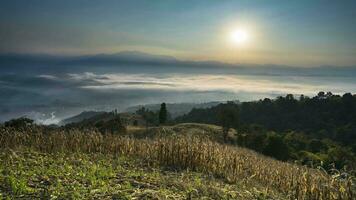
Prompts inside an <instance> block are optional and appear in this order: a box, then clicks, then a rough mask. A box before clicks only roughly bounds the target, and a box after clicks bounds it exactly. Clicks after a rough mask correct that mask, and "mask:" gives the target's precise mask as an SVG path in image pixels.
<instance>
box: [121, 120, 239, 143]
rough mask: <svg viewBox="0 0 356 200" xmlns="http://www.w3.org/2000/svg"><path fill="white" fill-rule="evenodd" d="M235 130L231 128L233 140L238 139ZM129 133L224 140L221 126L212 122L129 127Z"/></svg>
mask: <svg viewBox="0 0 356 200" xmlns="http://www.w3.org/2000/svg"><path fill="white" fill-rule="evenodd" d="M235 133H236V132H235V131H234V130H232V129H231V130H230V132H229V137H230V139H232V140H235V139H236V136H235ZM128 134H129V135H132V136H134V137H136V138H146V137H148V138H154V137H160V136H173V135H185V136H199V137H204V138H208V139H210V140H212V141H216V142H223V141H224V138H223V135H222V130H221V127H220V126H215V125H211V124H198V123H182V124H177V125H174V126H163V127H150V128H148V130H146V128H144V127H132V126H131V127H128Z"/></svg>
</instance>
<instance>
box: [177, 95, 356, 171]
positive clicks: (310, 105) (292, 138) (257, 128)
mask: <svg viewBox="0 0 356 200" xmlns="http://www.w3.org/2000/svg"><path fill="white" fill-rule="evenodd" d="M233 119H237V120H233ZM176 121H177V122H196V123H209V124H216V125H221V126H222V127H223V130H227V129H229V128H230V127H233V128H235V129H237V133H238V134H237V136H236V137H237V141H236V143H237V144H238V145H240V146H244V147H248V148H251V149H254V150H256V151H258V152H262V153H264V154H266V155H269V156H272V157H275V158H277V159H280V160H291V159H293V160H299V161H301V162H302V163H304V161H303V160H305V156H304V155H305V154H300V153H299V152H300V151H308V152H311V153H313V154H315V155H316V154H318V155H322V154H326V155H328V157H329V158H328V159H326V162H335V165H336V167H337V168H342V167H343V166H344V165H347V166H348V167H351V168H353V169H356V156H355V150H356V145H355V143H356V96H355V95H351V94H350V93H346V94H344V95H342V96H340V95H334V94H332V93H331V92H327V93H325V92H319V93H318V94H317V96H315V97H312V98H309V97H306V96H304V95H301V96H300V98H299V99H296V98H295V97H294V96H293V95H292V94H288V95H286V96H285V97H282V96H280V97H277V98H276V99H268V98H265V99H263V100H259V101H252V102H243V103H241V104H237V103H231V102H230V103H226V104H219V105H217V106H214V107H211V108H204V109H193V110H192V111H191V112H190V113H188V114H186V115H184V116H181V117H178V118H177V119H176ZM269 131H273V132H275V136H273V137H271V136H269V135H268V134H267V133H268V132H269ZM225 133H226V131H225ZM333 148H337V149H339V150H340V151H343V152H344V155H347V156H340V155H339V154H337V153H335V151H336V150H333V151H331V150H330V149H333ZM339 150H338V151H339ZM329 154H330V155H329ZM337 155H338V156H337ZM312 160H313V159H312Z"/></svg>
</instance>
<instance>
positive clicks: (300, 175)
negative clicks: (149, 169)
mask: <svg viewBox="0 0 356 200" xmlns="http://www.w3.org/2000/svg"><path fill="white" fill-rule="evenodd" d="M22 146H24V147H29V148H33V149H35V150H38V151H42V152H83V153H105V154H107V153H109V154H118V155H131V156H138V157H141V158H144V159H147V160H148V161H151V162H153V163H157V164H161V165H165V166H173V167H176V168H184V169H186V168H189V169H192V170H196V171H200V172H205V173H209V174H213V175H215V176H218V177H223V178H225V179H226V180H227V181H229V182H244V181H250V180H253V181H258V182H259V183H261V184H263V185H265V186H266V190H268V188H273V189H278V190H279V191H280V192H281V193H283V194H285V195H287V196H288V197H289V198H290V199H355V198H356V187H355V184H354V179H353V178H352V177H346V178H343V179H341V178H337V177H334V176H331V175H328V174H327V173H325V172H323V171H321V170H315V169H310V168H307V167H303V166H299V165H294V164H290V163H284V162H280V161H276V160H274V159H271V158H268V157H265V156H262V155H260V154H257V153H255V152H253V151H250V150H247V149H243V148H238V147H232V146H228V145H222V144H218V143H216V142H211V141H210V140H206V139H201V138H198V137H188V136H185V137H179V136H176V137H162V138H157V139H154V140H150V139H132V138H128V137H120V136H117V135H101V134H99V133H96V132H80V131H76V130H72V131H66V132H65V131H54V132H51V133H36V132H35V131H33V132H31V133H23V132H18V131H15V130H8V129H2V130H0V148H3V149H17V148H20V147H22Z"/></svg>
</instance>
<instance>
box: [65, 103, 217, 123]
mask: <svg viewBox="0 0 356 200" xmlns="http://www.w3.org/2000/svg"><path fill="white" fill-rule="evenodd" d="M219 103H223V102H219V101H214V102H207V103H168V104H167V109H168V112H169V113H170V115H171V117H173V118H175V117H178V116H181V115H184V114H187V113H188V112H190V111H191V110H192V109H193V108H209V107H213V106H216V105H218V104H219ZM142 107H145V108H147V109H149V110H152V111H158V110H159V109H160V104H149V105H137V106H132V107H129V108H127V109H126V110H124V113H135V112H136V111H137V110H138V109H140V108H142ZM107 113H108V112H104V111H84V112H81V113H80V114H78V115H75V116H72V117H69V118H66V119H63V120H62V121H61V122H60V123H59V125H65V124H70V123H78V122H81V121H84V120H90V119H92V118H96V117H97V116H105V115H106V114H107Z"/></svg>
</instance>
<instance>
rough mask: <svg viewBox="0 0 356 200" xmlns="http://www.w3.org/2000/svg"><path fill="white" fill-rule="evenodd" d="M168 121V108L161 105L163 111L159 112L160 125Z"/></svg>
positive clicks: (163, 104)
mask: <svg viewBox="0 0 356 200" xmlns="http://www.w3.org/2000/svg"><path fill="white" fill-rule="evenodd" d="M166 121H167V108H166V104H165V103H162V104H161V109H160V110H159V124H164V123H166Z"/></svg>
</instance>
